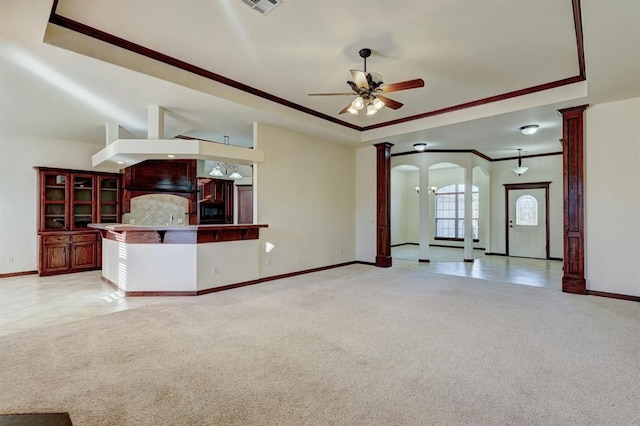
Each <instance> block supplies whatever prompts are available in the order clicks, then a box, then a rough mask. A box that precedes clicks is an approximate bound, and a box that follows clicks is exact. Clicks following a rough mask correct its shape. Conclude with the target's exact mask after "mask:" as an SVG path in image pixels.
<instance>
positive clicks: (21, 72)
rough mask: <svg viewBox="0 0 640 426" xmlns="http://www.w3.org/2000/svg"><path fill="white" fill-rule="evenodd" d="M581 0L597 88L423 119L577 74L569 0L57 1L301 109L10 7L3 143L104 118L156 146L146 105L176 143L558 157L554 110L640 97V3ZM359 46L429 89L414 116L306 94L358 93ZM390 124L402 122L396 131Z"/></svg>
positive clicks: (97, 137) (409, 109)
mask: <svg viewBox="0 0 640 426" xmlns="http://www.w3.org/2000/svg"><path fill="white" fill-rule="evenodd" d="M27 3H28V4H27ZM581 5H582V24H583V26H584V28H583V29H584V50H585V59H586V77H587V80H586V82H582V83H576V84H573V85H569V86H561V87H558V88H556V89H552V90H548V91H543V92H536V93H531V94H527V95H524V96H520V97H516V98H510V99H506V100H503V101H500V102H493V103H485V104H482V105H480V106H476V107H474V108H462V109H459V110H458V111H454V112H449V113H445V114H436V115H431V116H428V117H424V118H420V119H415V120H413V119H411V117H413V116H416V115H420V114H423V115H429V114H428V113H431V112H433V111H436V110H440V109H443V108H449V107H454V106H457V105H461V104H464V103H467V102H472V101H477V100H481V99H484V98H488V97H492V96H498V95H502V94H505V93H508V92H512V91H516V90H522V89H527V88H531V87H534V86H537V85H541V84H546V83H552V82H555V81H558V80H563V79H566V78H571V77H575V76H577V75H579V73H580V68H579V61H578V59H579V58H578V50H577V43H576V34H575V29H574V17H573V11H572V1H571V0H537V1H535V2H532V1H529V0H512V1H509V2H505V1H504V0H485V1H482V2H477V1H471V0H430V1H428V2H425V1H420V0H411V1H403V2H387V1H373V0H366V1H365V0H350V1H349V2H345V1H341V0H325V1H323V2H305V1H301V0H284V1H283V3H282V5H281V6H279V7H278V8H277V9H275V10H274V11H272V12H271V13H270V14H268V15H266V16H262V15H260V14H259V13H257V12H255V11H253V10H251V9H249V7H247V6H246V5H245V4H244V3H242V2H241V1H240V0H185V1H181V2H176V1H170V0H135V1H132V0H93V1H92V2H90V3H88V2H86V0H59V2H58V6H57V9H56V13H57V14H58V15H61V16H63V17H65V18H69V19H71V20H74V21H77V22H79V23H81V24H84V25H86V26H89V27H92V28H95V29H97V30H100V31H104V32H106V33H109V34H111V35H114V36H117V37H119V38H121V39H124V40H127V41H129V42H132V43H135V44H138V45H141V46H143V47H146V48H148V49H152V50H154V51H157V52H160V53H162V54H164V55H167V56H168V57H172V58H175V59H178V60H181V61H184V62H186V63H188V64H191V65H193V66H197V67H199V68H201V69H204V70H206V71H209V72H212V73H215V74H217V75H219V76H221V77H223V78H226V79H232V80H234V81H236V82H238V83H240V84H242V85H246V86H247V87H250V88H252V89H250V90H253V91H255V90H259V91H262V92H263V93H264V94H266V95H267V97H277V98H280V99H281V100H284V101H285V102H289V103H293V104H295V105H297V106H295V107H293V108H292V107H290V106H286V105H282V104H281V103H278V102H273V101H271V100H268V99H264V98H263V97H257V96H254V95H252V94H248V93H247V92H246V91H243V90H238V89H237V88H232V87H229V86H228V85H225V84H222V83H220V82H217V81H213V80H211V79H206V78H203V77H201V76H197V75H195V74H192V73H188V72H185V71H181V70H179V69H177V68H175V67H172V66H169V65H166V64H162V63H160V62H157V61H155V60H152V59H148V58H145V57H141V56H140V55H138V54H134V53H130V52H126V51H125V50H123V49H121V48H119V47H115V46H112V45H109V44H106V43H103V42H100V41H97V40H95V39H91V38H89V37H87V36H85V35H81V34H79V33H76V32H72V31H69V30H67V29H63V28H61V27H58V26H55V25H51V24H50V25H49V27H48V29H47V22H48V19H49V14H50V12H51V7H52V0H30V1H29V2H25V1H23V0H2V3H1V8H2V13H1V14H0V72H1V73H2V74H1V77H0V90H1V91H2V92H1V93H2V97H1V98H0V126H1V127H0V128H1V129H2V133H3V134H4V135H20V134H33V135H36V136H40V135H42V136H44V135H47V136H53V137H56V138H60V139H73V140H81V141H86V142H90V143H103V142H104V138H105V136H104V123H116V124H119V125H121V126H122V127H124V128H125V129H127V130H128V131H130V132H132V133H133V134H135V135H137V136H138V137H145V135H146V127H147V109H148V107H149V106H152V105H161V106H163V107H164V108H166V109H167V110H168V111H169V117H168V119H167V133H169V134H186V135H190V136H194V137H202V138H204V139H213V140H218V141H221V140H222V135H229V136H230V137H231V143H232V144H238V145H244V146H248V145H250V144H251V141H252V123H253V122H266V123H271V124H274V125H278V126H283V127H287V128H291V129H293V130H296V131H301V132H305V133H309V134H312V135H317V136H319V137H322V138H324V139H327V140H331V141H336V142H341V143H348V144H352V145H354V146H359V145H362V144H370V143H372V142H379V141H388V142H391V143H394V144H395V146H394V148H393V151H394V152H402V151H408V150H410V149H411V145H412V144H413V143H415V142H427V143H428V144H429V148H433V149H476V150H478V151H480V152H482V153H483V154H485V155H488V156H490V157H492V158H501V157H513V156H514V155H516V154H517V151H516V149H517V148H524V150H525V154H539V153H547V152H557V151H560V150H561V147H560V144H559V143H558V139H559V138H560V137H561V133H562V131H561V121H560V117H559V116H558V115H557V113H556V110H557V109H558V108H561V107H567V106H573V105H580V104H584V103H595V102H604V101H612V100H617V99H623V98H630V97H635V96H640V79H638V78H637V76H638V75H640V55H638V54H637V53H635V52H637V46H638V42H640V29H639V28H640V26H638V25H637V19H638V17H640V2H639V1H637V0H612V1H610V2H602V1H601V0H582V1H581ZM45 31H47V34H46V37H45ZM45 39H46V42H43V40H45ZM363 47H367V48H371V49H372V50H373V55H372V57H371V58H369V60H368V61H367V69H368V70H369V71H375V72H378V73H380V74H382V75H383V76H384V79H385V83H393V82H397V81H404V80H409V79H414V78H422V79H423V80H425V82H426V85H425V87H424V88H420V89H413V90H408V91H402V92H396V93H392V94H389V97H391V98H393V99H395V100H397V101H400V102H403V103H404V104H405V106H404V107H402V108H401V109H399V110H397V111H394V110H391V109H388V108H384V109H383V110H381V111H380V112H379V113H378V114H377V115H375V116H373V117H366V116H351V115H350V114H344V115H338V111H339V110H341V109H342V107H343V106H344V105H346V104H347V103H348V102H349V101H350V100H351V99H352V98H351V97H334V96H332V97H329V96H327V97H309V96H307V94H308V93H318V92H343V91H348V86H347V84H346V81H347V80H348V79H350V74H349V69H362V65H363V64H362V59H361V58H360V57H359V56H358V51H359V50H360V49H361V48H363ZM254 89H255V90H254ZM301 108H307V109H309V110H312V111H315V115H313V114H308V113H305V112H301V111H299V109H301ZM317 115H320V116H323V115H324V117H326V118H329V119H325V118H322V117H317ZM335 119H337V120H342V121H344V122H345V123H346V124H347V125H341V124H336V123H335V122H332V121H331V120H335ZM392 120H404V122H401V123H399V124H395V125H388V122H390V121H392ZM531 123H537V124H540V126H541V127H540V131H539V132H538V133H537V134H536V135H534V136H530V137H525V136H523V135H522V134H520V133H519V131H518V129H519V127H521V126H523V125H526V124H531ZM349 125H351V126H349ZM353 125H355V126H357V127H359V128H368V126H374V127H375V126H379V127H377V128H373V129H369V130H365V131H361V130H354V129H353V128H352V127H354V126H353ZM7 140H8V138H7ZM3 143H4V142H3Z"/></svg>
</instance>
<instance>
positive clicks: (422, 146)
mask: <svg viewBox="0 0 640 426" xmlns="http://www.w3.org/2000/svg"><path fill="white" fill-rule="evenodd" d="M413 149H414V150H416V151H419V152H422V151H424V150H425V149H427V144H426V143H424V142H420V143H414V144H413Z"/></svg>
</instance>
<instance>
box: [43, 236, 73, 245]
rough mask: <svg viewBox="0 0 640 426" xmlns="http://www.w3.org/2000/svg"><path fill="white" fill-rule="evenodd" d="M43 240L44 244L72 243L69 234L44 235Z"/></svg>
mask: <svg viewBox="0 0 640 426" xmlns="http://www.w3.org/2000/svg"><path fill="white" fill-rule="evenodd" d="M42 242H43V243H44V244H54V243H70V242H71V238H69V235H43V236H42Z"/></svg>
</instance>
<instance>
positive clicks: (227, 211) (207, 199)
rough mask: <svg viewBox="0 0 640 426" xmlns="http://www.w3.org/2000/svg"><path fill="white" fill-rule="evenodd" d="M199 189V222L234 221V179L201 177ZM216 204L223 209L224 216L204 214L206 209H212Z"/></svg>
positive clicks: (216, 206)
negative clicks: (213, 216)
mask: <svg viewBox="0 0 640 426" xmlns="http://www.w3.org/2000/svg"><path fill="white" fill-rule="evenodd" d="M198 191H199V193H200V195H199V197H198V206H199V209H198V210H199V212H198V214H199V216H198V223H201V224H213V223H233V199H234V196H233V193H234V185H233V181H232V180H226V179H212V178H200V179H198ZM214 206H215V208H218V207H220V208H221V209H222V212H223V214H222V217H219V216H218V215H216V217H215V219H214V218H212V217H210V216H209V215H205V214H204V212H205V211H206V210H212V207H214ZM207 207H209V209H207Z"/></svg>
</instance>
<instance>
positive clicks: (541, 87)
mask: <svg viewBox="0 0 640 426" xmlns="http://www.w3.org/2000/svg"><path fill="white" fill-rule="evenodd" d="M585 79H586V78H585V77H584V76H581V75H576V76H573V77H569V78H564V79H562V80H556V81H552V82H549V83H544V84H539V85H537V86H532V87H527V88H524V89H519V90H514V91H512V92H507V93H502V94H500V95H495V96H489V97H487V98H482V99H478V100H475V101H471V102H465V103H462V104H459V105H454V106H450V107H446V108H441V109H437V110H434V111H429V112H423V113H421V114H416V115H411V116H408V117H403V118H398V119H396V120H390V121H385V122H382V123H377V124H372V125H369V126H365V127H362V128H360V130H363V131H367V130H373V129H378V128H381V127H386V126H393V125H396V124H402V123H406V122H409V121H413V120H420V119H422V118H428V117H433V116H434V115H440V114H446V113H448V112H454V111H459V110H461V109H466V108H472V107H476V106H480V105H484V104H489V103H493V102H498V101H503V100H505V99H510V98H515V97H518V96H524V95H529V94H531V93H536V92H541V91H544V90H549V89H555V88H556V87H561V86H566V85H569V84H573V83H578V82H581V81H584V80H585Z"/></svg>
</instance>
